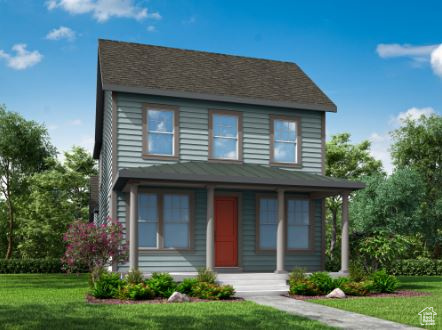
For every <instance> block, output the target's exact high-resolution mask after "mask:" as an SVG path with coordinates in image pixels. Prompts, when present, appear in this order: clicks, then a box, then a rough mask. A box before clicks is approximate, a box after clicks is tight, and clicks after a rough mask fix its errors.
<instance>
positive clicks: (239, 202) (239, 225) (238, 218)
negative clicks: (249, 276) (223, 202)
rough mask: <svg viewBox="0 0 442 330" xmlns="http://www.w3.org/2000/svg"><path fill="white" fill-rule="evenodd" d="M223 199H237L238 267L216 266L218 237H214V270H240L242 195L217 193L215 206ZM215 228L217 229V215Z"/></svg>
mask: <svg viewBox="0 0 442 330" xmlns="http://www.w3.org/2000/svg"><path fill="white" fill-rule="evenodd" d="M223 197H227V198H232V197H235V198H236V212H237V214H236V225H237V229H236V235H237V237H236V245H237V246H236V265H235V266H229V267H224V266H217V265H216V236H215V237H214V240H215V242H214V243H215V244H214V245H215V251H214V254H215V260H214V263H215V265H214V268H223V269H224V268H240V267H241V265H242V253H241V251H242V239H241V237H242V230H241V227H242V226H241V223H242V222H241V213H242V212H241V210H242V194H241V193H239V192H216V191H215V196H214V198H215V200H214V204H216V199H217V198H223ZM214 220H215V228H216V214H215V219H214Z"/></svg>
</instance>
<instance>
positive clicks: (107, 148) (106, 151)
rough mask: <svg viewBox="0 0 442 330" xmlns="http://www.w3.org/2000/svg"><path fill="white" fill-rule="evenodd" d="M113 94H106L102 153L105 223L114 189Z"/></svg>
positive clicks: (101, 192) (101, 219)
mask: <svg viewBox="0 0 442 330" xmlns="http://www.w3.org/2000/svg"><path fill="white" fill-rule="evenodd" d="M112 156H113V155H112V92H108V91H106V92H105V93H104V117H103V144H102V148H101V152H100V161H99V166H100V176H99V188H100V189H99V207H98V208H99V213H98V221H99V223H103V222H105V221H106V218H107V217H108V216H110V192H111V189H112Z"/></svg>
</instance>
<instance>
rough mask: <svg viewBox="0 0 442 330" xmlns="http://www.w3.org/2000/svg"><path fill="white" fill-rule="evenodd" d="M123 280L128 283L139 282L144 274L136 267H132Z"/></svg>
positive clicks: (141, 281)
mask: <svg viewBox="0 0 442 330" xmlns="http://www.w3.org/2000/svg"><path fill="white" fill-rule="evenodd" d="M125 280H126V282H127V283H129V284H140V283H143V282H144V276H143V273H142V272H141V271H139V270H138V269H132V270H131V271H130V272H129V273H127V275H126V276H125Z"/></svg>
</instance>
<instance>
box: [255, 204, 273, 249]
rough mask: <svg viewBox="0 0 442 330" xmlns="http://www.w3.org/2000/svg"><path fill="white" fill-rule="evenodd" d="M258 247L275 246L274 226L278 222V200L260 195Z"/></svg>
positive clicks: (269, 247) (271, 247)
mask: <svg viewBox="0 0 442 330" xmlns="http://www.w3.org/2000/svg"><path fill="white" fill-rule="evenodd" d="M258 201H259V207H258V212H259V214H258V218H259V238H258V241H259V249H260V250H273V249H275V248H276V227H277V223H278V200H277V199H276V198H267V197H262V198H260V199H259V200H258Z"/></svg>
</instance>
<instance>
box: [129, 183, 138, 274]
mask: <svg viewBox="0 0 442 330" xmlns="http://www.w3.org/2000/svg"><path fill="white" fill-rule="evenodd" d="M137 213H138V186H137V185H134V184H133V185H131V186H130V198H129V269H130V270H132V269H138V214H137Z"/></svg>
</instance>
